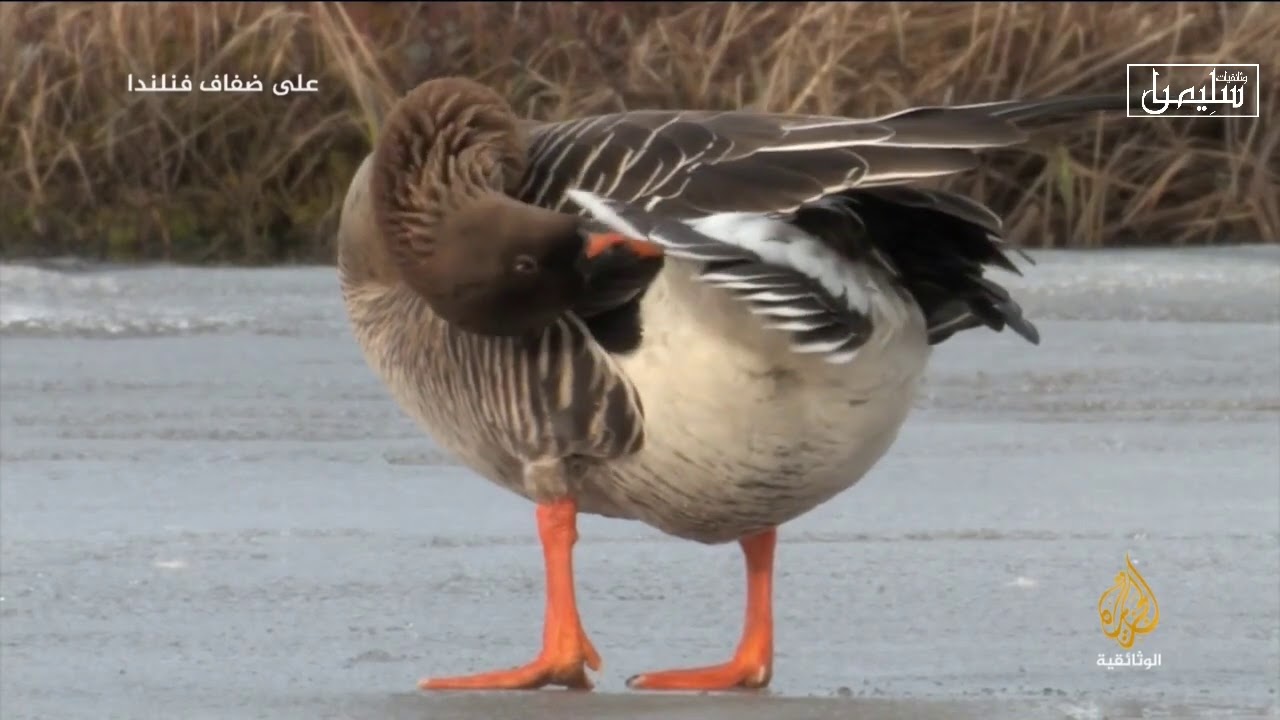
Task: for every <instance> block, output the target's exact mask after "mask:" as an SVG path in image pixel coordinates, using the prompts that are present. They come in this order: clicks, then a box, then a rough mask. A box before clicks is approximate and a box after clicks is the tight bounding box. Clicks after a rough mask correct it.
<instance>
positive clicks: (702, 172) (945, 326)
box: [518, 95, 1126, 363]
mask: <svg viewBox="0 0 1280 720" xmlns="http://www.w3.org/2000/svg"><path fill="white" fill-rule="evenodd" d="M1125 101H1126V98H1125V97H1124V96H1123V95H1112V96H1084V97H1066V98H1054V99H1049V100H1036V101H1006V102H994V103H981V104H974V105H960V106H949V107H921V108H914V109H909V110H904V111H901V112H897V113H893V114H890V115H885V116H882V117H878V118H870V119H853V118H840V117H824V116H793V115H779V114H768V113H753V112H742V111H739V112H707V111H642V112H630V113H619V114H613V115H601V116H595V117H588V118H582V119H579V120H575V121H571V122H565V123H556V124H546V125H533V126H530V127H529V129H528V134H529V139H530V146H529V147H530V150H529V159H530V162H529V167H528V171H527V172H526V174H525V177H524V178H523V183H522V184H521V186H520V188H519V191H518V192H519V196H520V197H521V198H522V199H524V200H526V201H527V202H533V203H537V204H541V205H545V206H548V207H553V208H556V209H575V210H577V211H580V212H586V213H587V214H590V215H593V216H595V217H596V218H597V219H604V218H609V219H610V224H612V225H613V226H614V227H616V228H618V229H620V230H621V229H623V228H625V227H630V228H632V229H633V230H634V231H636V232H638V233H641V235H640V236H641V237H649V238H650V239H653V240H656V241H658V242H660V243H662V244H664V245H665V246H666V247H667V250H668V254H669V255H671V256H672V257H678V258H683V259H686V260H691V261H696V262H699V263H702V271H701V273H700V275H699V277H700V278H701V279H702V280H703V281H705V282H708V283H711V284H713V285H716V286H718V287H722V288H725V289H727V290H730V291H732V292H735V293H736V294H737V295H738V296H739V297H741V298H742V299H743V300H744V301H745V302H747V303H748V304H749V306H750V307H751V310H752V311H753V312H755V313H756V314H758V315H761V316H763V317H764V318H765V320H766V325H768V326H770V327H773V328H777V329H781V330H787V331H790V332H791V333H793V338H794V342H793V344H792V347H793V349H795V350H796V351H798V352H809V353H821V354H824V355H825V356H826V358H827V359H828V360H829V361H831V362H837V363H839V362H847V361H849V360H851V359H852V358H853V357H854V356H855V354H856V352H857V349H858V348H859V347H861V345H862V344H863V343H864V342H865V341H866V339H867V338H868V337H869V336H870V334H871V332H872V330H873V323H872V317H873V312H872V311H873V309H879V310H880V313H879V317H881V318H886V319H891V318H892V316H894V315H895V314H896V315H898V316H901V314H902V313H901V312H900V311H898V310H895V308H901V302H900V299H899V298H898V297H896V296H897V295H898V294H899V291H900V290H902V291H905V292H907V293H909V294H910V295H911V296H912V297H913V298H914V299H915V300H916V301H917V302H918V303H920V304H921V305H922V307H923V309H924V311H925V314H926V316H927V317H926V319H927V322H928V323H929V333H930V339H931V341H933V342H941V341H942V340H943V339H945V338H946V337H949V336H950V335H951V334H953V333H954V332H956V331H958V330H960V329H964V328H967V327H973V326H976V325H987V326H989V327H992V328H994V329H997V330H999V329H1002V328H1004V327H1010V328H1012V329H1013V330H1015V331H1016V332H1018V333H1019V334H1021V335H1022V336H1023V337H1025V338H1026V339H1027V340H1029V341H1031V342H1038V338H1039V336H1038V333H1037V331H1036V329H1035V327H1034V326H1033V325H1032V324H1031V323H1029V322H1027V321H1026V320H1025V319H1023V318H1022V312H1021V309H1020V308H1019V307H1018V305H1017V304H1016V303H1015V302H1013V301H1012V299H1010V297H1009V295H1008V293H1007V292H1006V291H1004V289H1003V288H1000V287H999V286H998V285H996V284H995V283H992V282H991V281H989V280H987V279H986V278H985V277H983V273H984V268H985V267H990V266H997V267H1002V268H1004V269H1007V270H1010V271H1013V272H1017V268H1016V267H1015V266H1014V265H1013V263H1012V262H1011V261H1010V259H1009V258H1008V257H1007V256H1006V255H1005V254H1004V252H1003V249H1004V247H1005V242H1004V239H1003V223H1002V221H1001V219H1000V218H999V216H997V215H996V214H995V213H993V212H992V211H991V210H990V209H989V208H987V207H985V206H984V205H982V204H980V203H977V202H975V201H973V200H970V199H968V198H965V197H962V196H959V195H956V194H953V193H947V192H943V191H936V190H928V189H923V188H914V187H910V186H909V184H910V183H912V182H913V181H917V180H922V179H927V178H938V177H943V176H947V175H952V174H955V173H959V172H964V171H967V170H971V169H973V168H975V167H976V166H977V163H978V151H980V150H983V149H988V148H1000V147H1008V146H1013V145H1017V144H1019V143H1022V142H1024V141H1025V140H1026V139H1027V137H1028V136H1027V133H1026V131H1025V130H1024V129H1023V128H1022V127H1020V125H1019V123H1021V122H1024V121H1029V120H1036V119H1047V118H1052V117H1054V116H1060V115H1068V114H1072V113H1083V112H1090V111H1097V110H1114V109H1121V108H1124V107H1125V106H1126V102H1125ZM574 206H576V207H574ZM677 221H678V222H677ZM913 223H919V225H920V226H921V227H928V228H929V231H928V232H926V233H917V232H913V230H912V224H913ZM917 234H919V235H922V237H913V235H917ZM885 278H888V279H889V280H890V282H887V283H886V282H885Z"/></svg>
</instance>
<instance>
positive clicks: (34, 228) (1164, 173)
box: [0, 2, 1280, 263]
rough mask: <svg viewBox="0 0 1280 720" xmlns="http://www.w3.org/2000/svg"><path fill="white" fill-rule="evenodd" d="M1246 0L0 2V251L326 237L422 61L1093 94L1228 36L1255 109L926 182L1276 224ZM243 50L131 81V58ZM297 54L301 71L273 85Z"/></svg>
mask: <svg viewBox="0 0 1280 720" xmlns="http://www.w3.org/2000/svg"><path fill="white" fill-rule="evenodd" d="M1277 37H1280V9H1278V8H1277V6H1275V5H1273V4H1269V3H1258V2H1251V3H1217V4H1215V3H1136V2H1127V3H975V4H965V3H950V4H949V3H808V4H806V3H793V4H746V3H743V4H739V3H714V4H713V3H670V2H652V3H651V2H646V3H639V2H634V3H633V2H611V3H600V4H586V3H422V4H417V3H414V4H382V3H264V4H249V3H16V4H10V3H5V4H3V5H0V91H2V92H3V99H2V100H0V253H2V254H3V255H5V256H9V257H13V256H27V257H31V256H51V255H80V256H85V257H90V258H102V259H114V260H134V259H165V260H172V261H179V262H195V263H200V262H235V263H268V262H279V261H326V262H327V261H330V260H331V259H332V234H333V231H334V228H335V227H336V221H337V214H338V211H339V209H340V205H341V200H342V197H343V195H344V193H345V191H346V186H347V183H348V181H349V179H350V177H351V174H352V172H353V171H354V169H355V167H356V166H357V165H358V163H359V162H360V160H361V159H362V158H363V156H364V155H365V153H367V152H368V151H369V149H370V147H371V141H372V138H373V137H374V136H375V134H376V129H377V125H378V119H379V118H380V117H381V115H382V113H383V112H385V110H386V108H387V107H388V106H389V104H390V103H391V102H392V101H393V100H394V98H395V97H396V96H397V95H398V94H400V93H402V92H404V91H406V90H408V89H409V88H411V87H413V86H414V85H416V84H417V83H419V82H421V81H422V80H425V79H428V78H431V77H435V76H440V75H450V74H462V75H467V76H470V77H473V78H476V79H478V80H480V81H482V82H485V83H489V84H491V85H492V86H494V87H495V88H497V89H499V90H500V91H502V92H504V93H505V94H506V95H507V97H509V98H510V100H511V102H512V103H513V105H514V107H515V108H516V109H517V111H519V112H521V113H523V114H525V115H526V116H529V117H535V118H550V119H559V118H566V117H570V116H574V115H578V114H583V113H595V112H605V111H615V110H623V109H637V108H644V107H677V106H679V107H688V108H755V109H761V110H771V111H789V112H814V113H840V114H847V115H853V116H860V115H873V114H879V113H887V112H891V111H894V110H898V109H902V108H904V107H906V106H908V105H914V104H923V103H939V102H943V103H946V102H956V103H959V102H979V101H984V100H992V99H1004V98H1010V97H1034V96H1042V95H1055V94H1060V93H1086V92H1113V91H1115V90H1117V89H1118V88H1121V87H1123V85H1122V83H1123V82H1124V78H1125V76H1126V70H1125V64H1126V63H1150V62H1237V63H1240V62H1248V63H1260V64H1261V69H1262V78H1263V88H1262V109H1261V117H1260V118H1258V119H1247V118H1246V119H1220V118H1213V119H1207V118H1201V119H1172V118H1164V119H1157V120H1153V119H1150V118H1142V119H1139V118H1126V117H1124V115H1123V114H1120V113H1116V114H1115V115H1117V116H1118V117H1116V116H1112V117H1107V118H1100V117H1090V118H1088V119H1087V120H1085V121H1083V122H1080V123H1078V124H1076V125H1065V126H1062V125H1060V126H1057V127H1055V128H1052V129H1051V130H1050V131H1046V132H1039V133H1037V136H1036V138H1037V139H1036V141H1035V142H1034V143H1033V144H1031V145H1030V146H1028V147H1026V148H1025V149H1023V150H1019V151H1016V152H1010V151H1001V152H998V153H992V154H991V155H990V156H989V157H990V160H989V162H988V163H987V164H986V165H985V166H984V168H983V170H981V171H979V172H975V173H971V174H968V175H966V176H964V177H961V178H958V179H955V180H950V181H947V183H946V184H947V185H950V186H952V187H954V188H957V189H962V190H965V191H968V192H972V193H974V194H975V196H976V197H978V198H979V199H981V200H983V201H985V202H987V203H989V204H990V205H991V206H992V207H993V208H994V209H996V210H997V211H998V212H1000V213H1003V214H1005V216H1006V217H1007V218H1008V219H1009V225H1010V228H1011V236H1012V239H1013V240H1015V241H1018V242H1021V243H1022V244H1024V245H1026V246H1031V247H1045V246H1071V247H1084V246H1095V245H1102V244H1160V245H1177V244H1204V243H1214V242H1223V241H1250V240H1260V239H1261V240H1268V241H1275V239H1276V238H1277V237H1280V160H1277V157H1278V156H1280V124H1277V122H1276V121H1275V120H1274V118H1275V116H1276V111H1277V102H1280V42H1277V41H1276V38H1277ZM130 73H132V74H133V75H134V76H139V77H148V78H149V77H150V76H151V75H152V74H156V73H173V74H176V75H177V77H178V78H182V77H183V76H184V75H190V76H191V78H192V80H193V82H195V83H196V84H197V85H198V84H199V82H200V80H202V79H207V78H211V77H213V76H214V75H215V74H222V73H227V74H239V75H241V76H242V77H243V78H248V77H250V76H251V75H253V74H257V75H259V76H260V77H261V78H263V79H264V81H265V82H267V87H268V89H267V90H266V91H265V92H261V93H201V92H198V91H196V92H192V93H188V94H181V93H173V94H145V93H130V92H128V91H127V84H128V80H127V77H128V75H129V74H130ZM299 73H301V74H302V75H303V76H305V77H306V78H314V79H316V80H318V83H319V88H320V91H319V92H317V93H307V94H292V95H288V96H285V97H279V96H276V95H274V94H273V93H272V92H271V91H270V89H269V88H270V83H271V82H273V81H275V80H279V79H282V78H285V77H293V76H295V75H297V74H299Z"/></svg>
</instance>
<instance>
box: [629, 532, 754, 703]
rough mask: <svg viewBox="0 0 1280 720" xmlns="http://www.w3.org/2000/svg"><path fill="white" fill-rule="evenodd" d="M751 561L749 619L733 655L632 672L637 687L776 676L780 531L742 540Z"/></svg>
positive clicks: (727, 686) (750, 684)
mask: <svg viewBox="0 0 1280 720" xmlns="http://www.w3.org/2000/svg"><path fill="white" fill-rule="evenodd" d="M739 544H741V545H742V552H743V555H745V556H746V561H747V613H746V615H747V617H746V624H745V626H744V628H743V631H742V640H741V642H739V643H738V651H737V652H736V653H734V655H733V659H732V660H730V661H729V662H727V663H723V664H720V665H708V666H706V667H697V668H686V669H682V670H662V671H659V672H650V673H643V674H641V675H635V676H632V677H631V678H630V679H628V680H627V687H629V688H632V689H633V690H732V689H735V688H751V689H755V688H762V687H765V686H766V685H768V684H769V680H770V679H771V678H772V676H773V608H772V594H773V549H774V546H775V545H776V544H777V531H775V530H767V531H765V532H763V533H760V534H759V535H752V536H749V537H745V538H742V539H741V540H740V541H739Z"/></svg>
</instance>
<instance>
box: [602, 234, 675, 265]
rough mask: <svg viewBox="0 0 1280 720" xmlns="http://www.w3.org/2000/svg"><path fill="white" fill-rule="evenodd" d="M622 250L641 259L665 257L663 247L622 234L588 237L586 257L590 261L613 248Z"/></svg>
mask: <svg viewBox="0 0 1280 720" xmlns="http://www.w3.org/2000/svg"><path fill="white" fill-rule="evenodd" d="M615 247H616V248H622V249H624V250H626V251H627V252H629V253H631V254H632V255H635V256H636V257H639V258H660V257H662V256H663V252H662V246H661V245H658V244H657V243H651V242H649V241H648V240H637V239H635V238H630V237H627V236H626V235H622V234H620V233H597V234H594V235H588V236H587V249H586V250H585V251H584V253H583V254H584V255H586V256H587V258H588V259H592V258H595V257H597V256H599V255H601V254H603V253H604V252H606V251H608V250H611V249H613V248H615Z"/></svg>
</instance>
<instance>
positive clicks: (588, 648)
mask: <svg viewBox="0 0 1280 720" xmlns="http://www.w3.org/2000/svg"><path fill="white" fill-rule="evenodd" d="M579 633H580V634H579V637H578V640H577V643H576V647H574V646H573V645H574V644H575V643H570V644H566V645H565V646H564V647H560V648H556V649H555V650H548V649H543V651H542V653H540V654H539V655H538V657H537V658H535V659H534V660H533V661H532V662H529V663H525V664H524V665H521V666H520V667H516V668H511V669H510V670H495V671H493V672H484V673H477V674H475V675H458V676H455V677H442V678H425V679H423V680H421V681H420V682H419V683H418V687H419V688H420V689H422V690H536V689H538V688H541V687H546V686H548V685H558V686H561V687H565V688H569V689H571V690H590V689H592V687H593V685H592V682H591V679H590V678H588V677H587V672H586V669H587V668H591V669H592V670H595V671H599V670H600V665H601V663H600V655H599V653H597V652H596V649H595V647H593V646H592V645H591V641H590V640H588V639H587V636H586V635H585V634H583V633H582V631H581V630H579Z"/></svg>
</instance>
